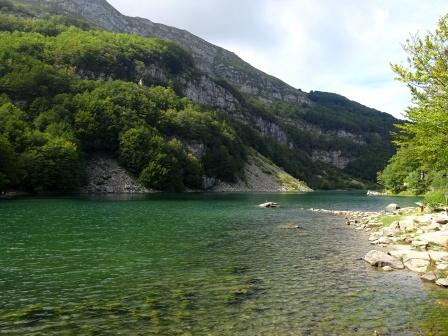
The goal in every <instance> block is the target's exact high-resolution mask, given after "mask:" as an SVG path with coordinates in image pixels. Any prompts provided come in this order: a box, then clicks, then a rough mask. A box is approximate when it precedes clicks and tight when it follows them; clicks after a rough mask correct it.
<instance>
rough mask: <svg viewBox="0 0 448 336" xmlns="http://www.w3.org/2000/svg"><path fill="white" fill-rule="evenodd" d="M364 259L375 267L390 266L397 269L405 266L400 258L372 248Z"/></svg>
mask: <svg viewBox="0 0 448 336" xmlns="http://www.w3.org/2000/svg"><path fill="white" fill-rule="evenodd" d="M364 260H365V261H367V262H368V263H369V264H370V265H372V266H375V267H384V266H390V267H392V268H395V269H403V268H404V266H403V263H402V262H401V261H400V260H398V259H396V258H394V257H392V256H391V255H389V254H387V253H385V252H383V251H377V250H372V251H370V252H368V253H367V254H366V255H365V256H364Z"/></svg>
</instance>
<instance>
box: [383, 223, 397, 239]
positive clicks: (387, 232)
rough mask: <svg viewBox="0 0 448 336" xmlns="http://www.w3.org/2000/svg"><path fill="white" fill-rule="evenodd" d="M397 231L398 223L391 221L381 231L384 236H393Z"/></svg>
mask: <svg viewBox="0 0 448 336" xmlns="http://www.w3.org/2000/svg"><path fill="white" fill-rule="evenodd" d="M399 232H400V223H399V222H393V223H392V224H391V225H389V226H387V227H385V228H384V229H383V231H382V233H383V236H386V237H393V236H395V235H396V234H397V233H399Z"/></svg>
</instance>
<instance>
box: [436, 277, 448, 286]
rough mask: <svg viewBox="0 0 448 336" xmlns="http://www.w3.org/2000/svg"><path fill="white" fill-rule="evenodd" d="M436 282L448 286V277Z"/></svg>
mask: <svg viewBox="0 0 448 336" xmlns="http://www.w3.org/2000/svg"><path fill="white" fill-rule="evenodd" d="M436 284H437V285H439V286H443V287H448V279H447V278H442V279H438V280H437V281H436Z"/></svg>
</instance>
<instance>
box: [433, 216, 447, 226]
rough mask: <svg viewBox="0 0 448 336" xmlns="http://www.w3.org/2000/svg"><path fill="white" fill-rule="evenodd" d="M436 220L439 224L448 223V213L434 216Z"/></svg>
mask: <svg viewBox="0 0 448 336" xmlns="http://www.w3.org/2000/svg"><path fill="white" fill-rule="evenodd" d="M434 222H435V223H437V224H442V225H444V224H448V216H447V215H439V216H437V217H436V218H434Z"/></svg>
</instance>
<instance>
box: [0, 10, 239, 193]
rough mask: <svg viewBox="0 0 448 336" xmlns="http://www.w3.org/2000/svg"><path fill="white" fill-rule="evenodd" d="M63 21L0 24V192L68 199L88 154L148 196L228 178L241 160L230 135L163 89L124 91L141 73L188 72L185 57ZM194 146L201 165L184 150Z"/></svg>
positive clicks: (210, 116) (152, 42)
mask: <svg viewBox="0 0 448 336" xmlns="http://www.w3.org/2000/svg"><path fill="white" fill-rule="evenodd" d="M64 21H65V19H63V18H56V17H54V18H52V20H29V19H22V18H15V17H9V16H2V17H1V18H0V22H1V24H0V29H1V32H0V40H1V41H2V44H1V46H0V92H1V96H0V162H1V163H2V164H1V166H0V189H3V190H4V189H7V188H17V189H20V190H27V191H31V192H43V191H70V190H76V189H77V188H79V187H80V186H81V185H82V184H83V183H84V181H85V167H84V166H85V159H86V156H88V155H89V154H91V153H98V152H100V153H108V154H110V155H113V156H114V157H117V158H118V159H119V160H120V162H121V163H122V165H123V166H124V167H125V168H127V169H128V170H129V171H130V172H132V173H133V174H135V175H136V176H138V177H139V180H140V181H141V182H142V183H143V184H144V185H145V186H147V187H148V188H152V189H157V190H166V191H180V190H184V189H185V188H187V187H188V188H195V189H198V188H200V187H201V183H202V176H203V175H204V174H205V175H209V176H216V177H218V178H220V179H222V180H225V181H233V180H234V179H235V176H236V175H237V174H238V172H239V171H240V170H241V167H242V165H243V163H244V160H245V157H246V153H245V148H244V146H243V145H242V143H241V140H240V139H239V137H238V136H237V134H236V133H235V131H234V130H233V128H232V127H230V126H229V125H227V124H226V122H225V121H223V120H222V119H220V118H218V116H217V115H216V113H215V112H214V111H211V110H208V109H206V108H204V107H203V106H199V105H197V104H194V103H193V102H191V101H190V100H188V99H186V98H181V97H179V96H178V95H177V94H176V93H175V91H174V90H173V89H172V88H169V87H160V86H152V87H145V86H140V85H138V84H137V83H133V82H132V80H133V78H137V76H139V75H140V74H139V71H144V70H142V69H144V68H145V66H146V65H149V64H154V63H157V64H158V65H159V66H161V67H165V68H168V69H169V71H170V73H176V72H178V71H181V69H183V68H184V67H191V62H192V61H191V57H189V55H188V54H187V53H185V52H184V51H183V50H182V49H181V48H179V47H177V46H176V45H175V44H172V43H169V42H164V41H161V40H157V39H150V38H143V37H138V36H130V35H121V34H113V33H108V32H104V31H99V30H85V28H86V27H84V26H82V25H81V26H78V27H74V26H73V25H71V26H67V25H65V22H64ZM73 23H76V22H71V24H73ZM80 72H82V73H83V74H84V75H83V76H82V77H80V76H78V75H77V74H79V73H80ZM101 73H107V74H108V76H111V77H112V78H120V79H119V80H114V79H112V78H111V79H110V80H102V79H101V78H95V77H98V74H101ZM99 77H101V75H99ZM126 79H127V80H128V81H126ZM196 142H199V143H201V144H204V145H205V153H204V155H203V156H202V158H196V157H194V156H193V155H191V154H190V153H188V151H186V149H185V144H194V143H196Z"/></svg>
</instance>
